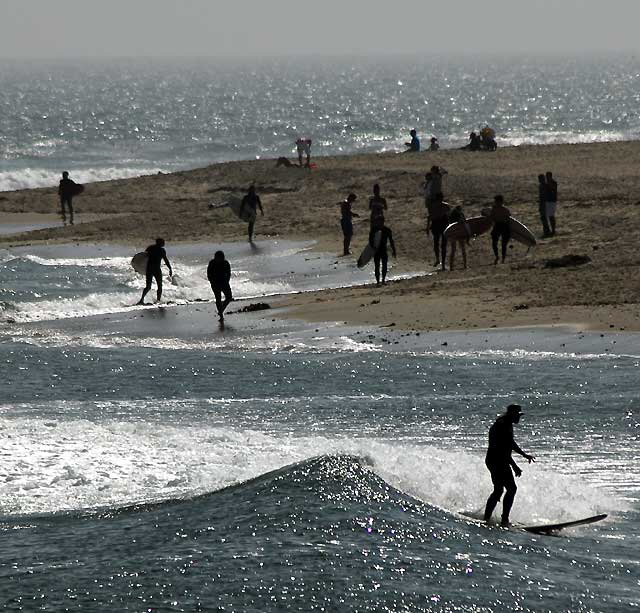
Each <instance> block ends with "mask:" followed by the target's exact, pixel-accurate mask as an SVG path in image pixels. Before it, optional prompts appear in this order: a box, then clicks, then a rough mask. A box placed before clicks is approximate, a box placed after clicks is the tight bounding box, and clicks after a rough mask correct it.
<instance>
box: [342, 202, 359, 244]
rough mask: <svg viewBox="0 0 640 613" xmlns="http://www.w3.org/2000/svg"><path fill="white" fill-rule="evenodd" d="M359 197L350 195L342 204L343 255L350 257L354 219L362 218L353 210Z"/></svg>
mask: <svg viewBox="0 0 640 613" xmlns="http://www.w3.org/2000/svg"><path fill="white" fill-rule="evenodd" d="M356 199H357V196H356V195H355V194H349V195H348V196H347V197H346V199H345V200H343V201H342V202H340V203H339V204H340V213H341V218H340V226H341V227H342V236H343V250H342V255H343V256H345V255H350V254H351V251H349V247H350V245H351V238H352V237H353V221H352V219H353V218H354V217H360V215H358V214H357V213H354V212H353V211H352V210H351V207H352V205H353V203H354V202H355V201H356Z"/></svg>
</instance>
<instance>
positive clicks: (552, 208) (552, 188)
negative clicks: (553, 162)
mask: <svg viewBox="0 0 640 613" xmlns="http://www.w3.org/2000/svg"><path fill="white" fill-rule="evenodd" d="M546 179H547V207H546V209H547V210H546V213H547V219H548V220H549V229H550V230H551V232H550V234H549V236H555V235H556V210H557V209H558V183H557V182H556V180H555V179H554V178H553V173H551V172H547V173H546Z"/></svg>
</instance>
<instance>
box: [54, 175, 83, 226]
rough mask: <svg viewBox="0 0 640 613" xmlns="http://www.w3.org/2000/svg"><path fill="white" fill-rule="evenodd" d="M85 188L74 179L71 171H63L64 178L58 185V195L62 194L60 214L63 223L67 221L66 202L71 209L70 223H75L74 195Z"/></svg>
mask: <svg viewBox="0 0 640 613" xmlns="http://www.w3.org/2000/svg"><path fill="white" fill-rule="evenodd" d="M82 190H83V187H82V185H80V184H79V183H76V182H75V181H72V180H71V179H70V178H69V173H68V172H67V171H66V170H65V171H64V172H63V173H62V179H60V184H59V185H58V196H60V214H61V215H62V221H63V223H65V224H66V223H67V215H66V212H65V204H66V205H67V207H68V209H69V224H71V225H73V197H74V196H77V195H78V194H79V193H81V192H82Z"/></svg>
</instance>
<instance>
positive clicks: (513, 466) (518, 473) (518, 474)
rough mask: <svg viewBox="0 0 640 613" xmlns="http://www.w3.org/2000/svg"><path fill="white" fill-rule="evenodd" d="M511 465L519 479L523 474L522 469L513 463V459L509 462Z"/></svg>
mask: <svg viewBox="0 0 640 613" xmlns="http://www.w3.org/2000/svg"><path fill="white" fill-rule="evenodd" d="M509 464H511V468H513V473H514V474H515V476H516V477H519V476H520V475H521V474H522V471H521V470H520V467H519V466H518V465H517V464H516V463H515V462H514V461H513V458H511V459H510V460H509Z"/></svg>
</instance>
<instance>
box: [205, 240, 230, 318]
mask: <svg viewBox="0 0 640 613" xmlns="http://www.w3.org/2000/svg"><path fill="white" fill-rule="evenodd" d="M207 279H209V283H210V284H211V289H212V291H213V295H214V296H215V299H216V309H217V310H218V318H219V319H220V321H221V322H223V321H224V310H225V309H226V308H227V306H229V303H230V302H232V301H233V294H232V293H231V286H230V285H229V282H230V281H231V265H230V264H229V262H228V261H227V260H226V259H225V257H224V252H223V251H216V253H215V255H214V256H213V260H211V261H210V262H209V265H208V266H207ZM222 294H224V301H223V300H222Z"/></svg>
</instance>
